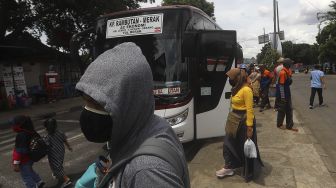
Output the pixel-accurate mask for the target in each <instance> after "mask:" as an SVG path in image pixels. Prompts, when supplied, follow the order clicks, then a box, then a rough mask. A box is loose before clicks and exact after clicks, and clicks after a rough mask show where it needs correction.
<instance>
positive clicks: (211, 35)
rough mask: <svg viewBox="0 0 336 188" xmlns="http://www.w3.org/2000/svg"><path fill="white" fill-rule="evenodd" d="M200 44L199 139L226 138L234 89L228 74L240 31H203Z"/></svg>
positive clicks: (197, 127) (197, 118)
mask: <svg viewBox="0 0 336 188" xmlns="http://www.w3.org/2000/svg"><path fill="white" fill-rule="evenodd" d="M197 41H198V44H197V46H198V54H199V58H198V70H197V78H196V81H197V82H198V84H197V85H198V87H197V88H195V89H196V92H195V100H196V101H195V112H196V126H195V128H196V139H201V138H211V137H218V136H224V134H225V129H224V127H225V123H226V119H227V115H228V113H229V106H230V99H227V98H228V97H225V96H228V94H229V92H230V90H231V86H230V85H229V83H228V79H227V75H226V72H227V71H228V70H230V69H231V67H232V65H233V62H234V59H235V53H236V45H237V43H236V32H235V31H223V30H217V31H202V32H200V33H199V34H198V40H197Z"/></svg>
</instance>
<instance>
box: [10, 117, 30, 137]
mask: <svg viewBox="0 0 336 188" xmlns="http://www.w3.org/2000/svg"><path fill="white" fill-rule="evenodd" d="M10 124H11V126H12V129H13V131H14V132H21V131H25V132H29V133H33V132H34V131H35V129H34V126H33V122H32V120H31V118H30V117H29V116H24V115H18V116H15V117H14V118H13V119H11V120H10Z"/></svg>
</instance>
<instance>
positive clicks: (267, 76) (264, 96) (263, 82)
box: [259, 65, 273, 112]
mask: <svg viewBox="0 0 336 188" xmlns="http://www.w3.org/2000/svg"><path fill="white" fill-rule="evenodd" d="M260 73H261V79H260V94H261V104H260V110H259V111H260V112H262V111H263V110H264V108H265V107H267V108H271V103H270V101H269V97H268V91H269V87H270V85H271V82H272V79H273V75H272V73H271V72H270V71H269V70H267V69H266V67H265V65H261V66H260Z"/></svg>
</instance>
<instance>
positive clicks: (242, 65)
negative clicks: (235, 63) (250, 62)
mask: <svg viewBox="0 0 336 188" xmlns="http://www.w3.org/2000/svg"><path fill="white" fill-rule="evenodd" d="M239 68H240V69H247V66H246V65H245V64H240V66H239Z"/></svg>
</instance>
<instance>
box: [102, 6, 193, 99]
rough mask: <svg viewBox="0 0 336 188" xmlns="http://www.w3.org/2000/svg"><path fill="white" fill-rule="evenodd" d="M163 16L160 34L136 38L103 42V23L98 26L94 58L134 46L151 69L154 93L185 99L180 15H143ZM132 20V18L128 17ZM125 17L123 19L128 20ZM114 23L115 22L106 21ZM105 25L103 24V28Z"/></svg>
mask: <svg viewBox="0 0 336 188" xmlns="http://www.w3.org/2000/svg"><path fill="white" fill-rule="evenodd" d="M155 13H163V31H162V34H148V35H135V36H125V37H117V38H108V39H106V21H105V20H104V21H101V24H98V26H97V39H96V44H95V47H96V49H95V51H96V52H97V54H96V56H98V55H99V54H101V53H103V52H104V51H106V50H108V49H111V48H113V47H114V46H116V45H118V44H120V43H123V42H134V43H135V44H137V45H138V46H139V47H140V48H141V50H142V53H143V54H144V55H145V57H146V59H147V61H148V63H149V64H150V66H151V69H152V72H153V79H154V93H155V92H157V94H159V95H168V96H174V95H175V96H176V95H184V94H185V93H187V92H188V69H187V63H183V62H182V61H181V28H184V27H183V26H182V24H181V23H182V21H183V20H182V19H181V14H184V12H183V11H175V10H166V11H163V12H150V13H143V14H155ZM127 16H135V15H127ZM127 16H125V17H127ZM110 19H115V18H108V20H110ZM104 23H105V24H104Z"/></svg>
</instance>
